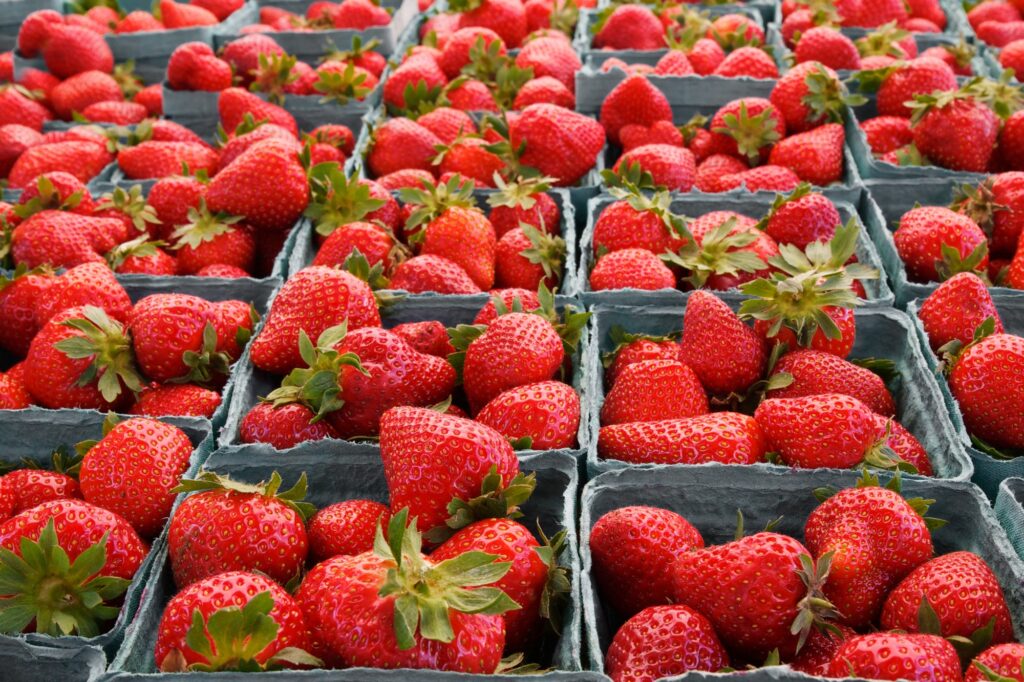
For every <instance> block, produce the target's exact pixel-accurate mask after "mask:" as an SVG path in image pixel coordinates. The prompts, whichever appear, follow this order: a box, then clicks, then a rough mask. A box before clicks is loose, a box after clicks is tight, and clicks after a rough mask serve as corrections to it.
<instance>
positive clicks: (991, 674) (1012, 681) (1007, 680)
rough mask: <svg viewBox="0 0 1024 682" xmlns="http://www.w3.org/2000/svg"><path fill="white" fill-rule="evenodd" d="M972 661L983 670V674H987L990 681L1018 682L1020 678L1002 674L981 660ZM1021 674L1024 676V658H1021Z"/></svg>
mask: <svg viewBox="0 0 1024 682" xmlns="http://www.w3.org/2000/svg"><path fill="white" fill-rule="evenodd" d="M972 663H973V665H974V667H975V668H977V669H978V670H980V671H981V674H982V675H984V676H985V679H986V680H987V681H988V682H1017V679H1018V678H1015V677H1007V676H1006V675H1000V674H999V673H997V672H996V671H995V670H993V669H992V668H990V667H988V666H987V665H985V664H984V663H982V662H981V661H973V662H972ZM1020 674H1021V675H1022V676H1024V658H1022V659H1021V660H1020Z"/></svg>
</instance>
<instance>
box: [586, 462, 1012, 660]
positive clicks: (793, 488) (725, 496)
mask: <svg viewBox="0 0 1024 682" xmlns="http://www.w3.org/2000/svg"><path fill="white" fill-rule="evenodd" d="M857 477H858V476H857V473H856V472H837V471H834V470H833V471H792V472H791V471H786V470H784V469H778V470H772V471H758V470H754V469H735V468H725V467H713V468H710V467H709V468H705V467H701V468H696V467H689V468H686V469H670V470H645V471H644V470H628V471H616V472H611V473H606V474H602V475H601V476H598V477H597V478H595V479H593V480H591V481H590V482H589V483H588V484H587V485H586V487H584V489H583V498H582V501H581V503H580V506H581V517H580V548H581V554H582V560H583V580H582V588H583V600H584V601H583V610H584V628H585V630H584V641H585V642H586V645H587V655H588V660H587V667H589V668H590V669H591V670H595V671H603V669H604V660H603V659H604V653H605V651H607V648H608V645H609V643H610V642H611V639H612V637H613V636H614V634H615V631H616V629H617V628H618V627H619V626H620V625H621V623H622V620H621V618H620V617H619V616H617V615H616V614H615V613H613V612H612V611H611V609H610V608H609V607H606V606H605V605H604V604H603V603H602V601H601V598H600V594H599V592H598V590H597V587H596V585H595V582H594V579H593V576H592V570H593V559H592V557H591V553H590V529H591V528H592V527H593V526H594V523H595V522H596V521H597V520H598V519H599V518H601V517H602V516H603V515H604V514H606V513H607V512H609V511H611V510H613V509H617V508H619V507H625V506H630V505H649V506H653V507H661V508H664V509H670V510H672V511H674V512H676V513H678V514H680V515H682V516H683V517H684V518H686V519H687V520H688V521H689V522H690V523H692V524H693V525H694V526H695V527H696V528H697V529H698V530H699V531H700V532H701V534H702V535H703V537H704V542H705V546H710V545H717V544H723V543H726V542H729V541H731V540H732V539H733V537H734V533H735V530H736V510H737V509H740V510H742V512H743V515H744V519H745V527H746V528H748V529H751V530H749V531H748V534H749V533H753V532H756V529H761V528H764V527H765V525H766V524H767V523H768V522H770V521H773V520H775V519H778V520H779V522H780V523H779V526H778V527H777V528H776V529H775V532H778V533H782V534H785V535H790V536H792V537H794V538H796V539H798V540H802V539H803V527H804V524H805V522H806V520H807V517H808V515H809V514H810V513H811V511H813V510H814V508H815V507H817V505H818V501H817V499H816V498H815V497H814V494H813V491H814V489H815V488H819V487H825V486H829V487H832V488H836V489H842V488H850V487H853V486H854V485H855V483H856V480H857ZM882 480H883V482H884V481H885V480H886V477H885V476H883V479H882ZM902 484H903V495H904V496H905V497H923V498H928V499H931V500H934V503H933V504H932V505H931V508H930V509H929V510H928V513H929V515H930V516H935V517H939V518H942V519H945V520H947V521H948V524H947V525H946V526H944V527H942V528H940V529H938V530H935V531H932V539H933V542H934V544H935V554H936V555H937V556H938V555H942V554H947V553H949V552H953V551H958V550H966V551H970V552H973V553H975V554H977V555H978V556H979V557H981V558H982V559H983V560H984V561H985V562H986V563H987V564H988V565H989V567H990V568H991V569H992V571H993V572H994V573H995V575H996V578H997V579H998V581H999V583H1000V585H1001V586H1002V588H1003V594H1004V596H1005V597H1006V601H1007V603H1008V605H1009V607H1010V614H1011V617H1012V618H1013V621H1014V623H1013V625H1014V632H1015V635H1016V639H1017V640H1020V639H1022V638H1024V564H1022V563H1021V561H1020V559H1019V558H1018V557H1017V556H1016V555H1015V554H1014V552H1013V548H1012V547H1011V546H1010V543H1009V540H1008V539H1007V537H1006V534H1005V533H1004V532H1003V530H1002V528H1000V527H999V523H998V521H996V519H995V516H994V515H993V513H992V509H991V508H990V507H989V505H988V501H987V500H986V499H985V496H984V495H982V494H981V491H980V490H978V488H977V487H975V486H974V485H971V484H970V483H966V482H961V481H934V480H927V479H920V478H914V479H911V478H905V479H904V480H903V482H902ZM750 674H751V673H748V672H746V671H740V672H737V673H733V674H732V675H731V676H735V677H736V678H737V679H739V678H740V677H741V676H742V679H748V675H750ZM754 674H756V675H759V676H767V677H761V678H760V679H764V680H767V679H793V680H796V679H800V680H812V679H816V678H813V677H808V676H805V675H802V674H798V673H795V672H793V671H792V670H791V669H790V668H789V667H788V666H780V667H775V668H770V669H765V670H759V671H757V672H756V673H754ZM673 679H677V678H673ZM686 679H690V677H689V676H687V677H686ZM707 679H716V680H720V679H722V676H721V675H714V676H707ZM817 679H820V678H817Z"/></svg>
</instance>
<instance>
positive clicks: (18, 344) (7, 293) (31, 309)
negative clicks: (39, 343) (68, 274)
mask: <svg viewBox="0 0 1024 682" xmlns="http://www.w3.org/2000/svg"><path fill="white" fill-rule="evenodd" d="M54 281H55V279H54V277H53V276H52V275H50V274H49V273H46V272H43V271H38V272H35V271H25V270H24V268H23V269H22V270H21V271H20V272H19V271H16V272H15V273H14V274H13V275H4V276H0V317H3V319H4V324H3V325H2V326H0V348H3V349H5V350H7V351H10V352H11V353H13V354H15V355H16V356H17V357H23V356H24V355H25V353H27V352H28V347H29V344H30V343H32V337H34V336H35V335H36V332H37V331H39V327H40V326H41V325H40V324H39V323H37V322H36V316H35V310H36V305H37V301H39V300H40V299H41V298H43V297H45V296H47V292H48V290H49V289H50V286H51V285H52V284H53V283H54Z"/></svg>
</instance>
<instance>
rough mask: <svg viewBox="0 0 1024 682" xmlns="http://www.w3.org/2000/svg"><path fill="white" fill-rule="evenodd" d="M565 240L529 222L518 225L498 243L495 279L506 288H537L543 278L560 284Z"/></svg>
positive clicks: (551, 287) (554, 283) (552, 284)
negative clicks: (518, 226) (546, 232)
mask: <svg viewBox="0 0 1024 682" xmlns="http://www.w3.org/2000/svg"><path fill="white" fill-rule="evenodd" d="M565 250H566V245H565V240H563V239H562V238H561V237H553V236H551V235H548V234H544V233H542V232H540V231H538V230H536V229H535V228H533V227H530V226H529V225H524V226H523V227H520V228H516V229H514V230H511V231H510V232H506V233H505V235H504V236H503V237H502V238H501V239H500V240H498V243H497V245H496V247H495V262H494V268H495V283H496V284H497V286H499V287H503V288H520V289H536V288H537V287H538V286H540V284H541V283H542V282H543V283H544V284H545V286H547V287H548V288H549V289H554V288H555V287H557V286H558V284H559V283H560V281H561V278H562V269H563V263H564V261H565Z"/></svg>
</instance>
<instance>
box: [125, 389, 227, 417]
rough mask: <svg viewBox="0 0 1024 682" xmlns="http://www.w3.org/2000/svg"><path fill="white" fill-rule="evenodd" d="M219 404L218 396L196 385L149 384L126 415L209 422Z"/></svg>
mask: <svg viewBox="0 0 1024 682" xmlns="http://www.w3.org/2000/svg"><path fill="white" fill-rule="evenodd" d="M220 402H221V398H220V394H218V393H217V392H216V391H211V390H210V389H208V388H203V387H202V386H197V385H196V384H152V385H151V386H148V387H146V388H143V389H142V392H141V393H140V394H139V396H138V398H137V399H136V401H135V404H134V405H132V407H131V409H129V410H128V414H137V415H148V416H150V417H170V416H182V417H205V418H206V419H211V418H213V413H214V412H216V411H217V408H218V407H220Z"/></svg>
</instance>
